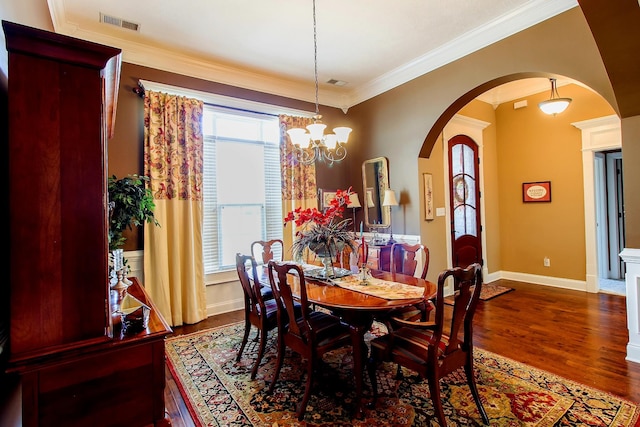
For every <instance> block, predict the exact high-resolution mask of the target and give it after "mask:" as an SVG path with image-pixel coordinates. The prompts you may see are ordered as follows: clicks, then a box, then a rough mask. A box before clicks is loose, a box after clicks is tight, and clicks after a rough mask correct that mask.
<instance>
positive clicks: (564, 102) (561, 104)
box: [538, 98, 571, 115]
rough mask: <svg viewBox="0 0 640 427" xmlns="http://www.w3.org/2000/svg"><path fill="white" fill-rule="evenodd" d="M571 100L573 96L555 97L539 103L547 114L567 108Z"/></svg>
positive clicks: (554, 113)
mask: <svg viewBox="0 0 640 427" xmlns="http://www.w3.org/2000/svg"><path fill="white" fill-rule="evenodd" d="M570 102H571V98H554V99H549V100H547V101H542V102H541V103H539V104H538V107H539V108H540V109H541V110H542V112H543V113H545V114H553V115H556V114H558V113H562V112H563V111H564V110H566V109H567V107H568V106H569V103H570Z"/></svg>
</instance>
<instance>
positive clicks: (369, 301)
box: [258, 265, 437, 418]
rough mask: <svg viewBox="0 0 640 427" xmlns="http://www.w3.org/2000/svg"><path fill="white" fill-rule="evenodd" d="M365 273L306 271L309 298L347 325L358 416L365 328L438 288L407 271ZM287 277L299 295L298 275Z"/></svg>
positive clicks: (265, 279) (263, 273)
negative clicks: (364, 276) (329, 274)
mask: <svg viewBox="0 0 640 427" xmlns="http://www.w3.org/2000/svg"><path fill="white" fill-rule="evenodd" d="M302 267H303V272H305V270H306V271H309V270H311V269H312V268H313V266H307V265H304V266H302ZM259 270H260V271H259V272H258V274H259V276H260V278H259V280H260V283H261V284H262V285H263V286H270V284H269V274H268V271H267V270H268V269H267V266H266V265H265V266H264V268H262V269H259ZM367 273H368V275H367V279H366V280H365V281H364V282H363V281H362V279H361V275H360V274H353V275H351V276H349V275H345V277H343V278H339V279H332V278H329V279H323V278H316V277H313V276H312V275H307V273H306V272H305V286H306V288H307V299H308V302H309V303H310V304H312V305H315V306H320V307H323V308H325V309H327V310H330V311H331V312H332V313H333V314H334V315H336V316H338V317H340V319H341V320H342V321H343V322H344V323H345V324H347V325H348V326H349V331H350V335H351V344H352V347H353V370H354V379H355V392H356V413H355V416H356V417H357V418H361V417H362V415H363V411H364V404H363V376H364V368H365V366H366V361H367V359H368V356H369V350H368V347H367V345H366V343H365V338H364V337H365V334H366V332H367V331H369V330H370V329H371V327H372V325H373V322H374V320H375V319H376V318H383V317H384V315H385V314H386V313H388V312H389V311H391V310H393V309H395V308H402V307H407V306H411V305H414V304H417V303H420V302H422V301H424V299H425V298H426V299H430V298H433V297H435V295H436V288H437V286H436V284H435V283H433V282H430V281H428V280H425V279H421V278H419V277H414V276H410V275H405V274H400V273H392V272H389V271H383V270H373V269H371V270H368V271H367ZM288 278H289V281H288V283H289V285H290V286H291V288H292V291H293V294H294V296H297V295H300V283H301V281H300V279H299V278H298V277H297V276H296V275H293V274H290V275H289V276H288ZM405 285H410V287H411V288H414V287H419V288H418V289H419V291H416V290H415V289H413V292H406V291H407V289H408V290H409V291H412V289H409V287H407V286H405ZM396 289H397V292H396V291H395V290H396ZM380 291H381V292H380ZM372 293H373V294H372ZM375 294H379V295H383V296H376V295H375ZM409 294H412V295H409Z"/></svg>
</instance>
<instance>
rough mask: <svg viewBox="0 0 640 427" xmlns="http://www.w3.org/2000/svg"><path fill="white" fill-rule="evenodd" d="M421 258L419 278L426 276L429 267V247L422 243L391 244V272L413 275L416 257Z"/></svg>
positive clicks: (416, 266) (416, 264) (415, 267)
mask: <svg viewBox="0 0 640 427" xmlns="http://www.w3.org/2000/svg"><path fill="white" fill-rule="evenodd" d="M419 257H420V258H422V271H421V272H420V276H419V277H420V278H421V279H425V278H426V277H427V270H428V269H429V249H428V248H427V247H426V246H424V245H423V244H420V243H417V244H415V245H410V244H409V243H394V244H393V245H391V272H392V273H400V274H407V275H409V276H414V275H415V274H416V269H417V268H418V261H419V260H418V258H419Z"/></svg>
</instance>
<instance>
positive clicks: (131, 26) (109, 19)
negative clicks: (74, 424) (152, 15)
mask: <svg viewBox="0 0 640 427" xmlns="http://www.w3.org/2000/svg"><path fill="white" fill-rule="evenodd" d="M100 22H102V23H104V24H109V25H115V26H116V27H120V28H124V29H127V30H132V31H138V29H139V28H140V24H136V23H135V22H131V21H125V20H124V19H121V18H116V17H115V16H110V15H105V14H104V13H102V12H101V13H100Z"/></svg>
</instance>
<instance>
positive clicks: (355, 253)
mask: <svg viewBox="0 0 640 427" xmlns="http://www.w3.org/2000/svg"><path fill="white" fill-rule="evenodd" d="M353 246H354V249H355V250H354V249H351V247H350V246H349V245H344V247H343V248H342V249H341V250H340V252H338V257H337V259H338V260H337V262H336V267H340V268H344V269H347V270H349V269H350V268H351V265H352V262H355V263H356V265H358V267H359V266H360V265H362V263H363V262H364V263H365V264H366V262H367V258H366V256H367V252H366V251H367V248H366V242H365V252H364V258H363V255H362V254H363V252H362V248H361V246H362V243H361V242H360V241H355V240H354V241H353Z"/></svg>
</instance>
